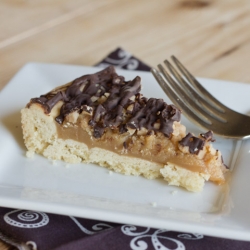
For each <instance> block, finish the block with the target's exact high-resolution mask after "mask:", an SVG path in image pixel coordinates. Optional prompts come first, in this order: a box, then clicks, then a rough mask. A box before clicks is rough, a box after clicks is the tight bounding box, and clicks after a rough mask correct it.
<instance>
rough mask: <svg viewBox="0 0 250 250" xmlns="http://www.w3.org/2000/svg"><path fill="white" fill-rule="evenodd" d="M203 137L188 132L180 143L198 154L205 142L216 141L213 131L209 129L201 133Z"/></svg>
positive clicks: (192, 152)
mask: <svg viewBox="0 0 250 250" xmlns="http://www.w3.org/2000/svg"><path fill="white" fill-rule="evenodd" d="M200 136H201V138H198V137H196V136H193V135H192V134H191V133H188V134H187V135H186V136H185V137H184V138H182V140H180V141H179V143H180V145H182V146H183V147H188V148H189V152H190V153H191V154H198V153H199V151H200V150H202V149H203V147H204V145H205V142H206V141H207V142H208V141H212V142H213V141H215V140H214V139H213V132H212V131H208V132H206V133H204V134H200Z"/></svg>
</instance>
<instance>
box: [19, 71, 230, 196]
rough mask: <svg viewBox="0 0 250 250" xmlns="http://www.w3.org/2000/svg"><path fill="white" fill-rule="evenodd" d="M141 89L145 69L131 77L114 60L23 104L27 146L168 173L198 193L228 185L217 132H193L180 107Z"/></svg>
mask: <svg viewBox="0 0 250 250" xmlns="http://www.w3.org/2000/svg"><path fill="white" fill-rule="evenodd" d="M140 90H141V79H140V77H139V76H137V77H136V78H134V79H133V80H131V81H126V80H125V79H124V77H123V76H120V75H118V74H117V73H116V72H115V69H114V67H112V66H110V67H108V68H106V69H104V70H102V71H100V72H97V73H95V74H90V75H84V76H82V77H79V78H77V79H75V80H74V81H72V82H70V83H68V84H66V85H62V86H60V87H58V88H56V89H54V90H52V91H50V92H49V93H47V94H45V95H41V96H40V97H38V98H33V99H31V100H30V102H29V103H28V104H27V106H26V107H25V108H24V109H22V111H21V117H22V118H21V119H22V128H23V137H24V141H25V145H26V147H27V149H28V151H27V153H28V154H33V153H34V152H35V153H38V154H42V155H44V156H45V157H47V158H49V159H52V160H64V161H66V162H69V163H80V162H85V163H97V164H99V165H101V166H104V167H107V168H109V169H111V170H113V171H115V172H118V173H122V174H125V175H143V176H145V177H146V178H148V179H154V178H164V180H166V181H167V182H168V184H170V185H176V186H182V187H184V188H186V189H187V190H189V191H193V192H199V191H201V190H202V189H203V186H204V182H205V181H208V180H209V181H212V182H215V183H217V184H223V183H224V182H225V177H224V173H225V172H226V166H225V165H224V163H223V160H222V156H221V153H220V151H218V150H215V149H214V148H213V146H212V142H213V133H212V132H211V131H208V132H207V133H204V134H201V135H200V136H198V137H197V136H195V135H193V134H191V133H186V128H185V126H184V125H182V124H181V123H180V117H181V111H180V110H179V109H178V108H177V107H175V106H174V105H168V104H167V103H166V102H164V101H163V100H162V99H156V98H149V99H147V98H146V97H144V96H143V95H142V94H141V93H140Z"/></svg>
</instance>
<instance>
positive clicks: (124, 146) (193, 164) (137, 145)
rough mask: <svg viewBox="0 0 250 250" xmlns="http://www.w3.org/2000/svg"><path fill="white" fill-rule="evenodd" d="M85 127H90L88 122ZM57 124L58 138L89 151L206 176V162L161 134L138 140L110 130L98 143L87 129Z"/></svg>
mask: <svg viewBox="0 0 250 250" xmlns="http://www.w3.org/2000/svg"><path fill="white" fill-rule="evenodd" d="M85 123H86V124H87V121H85ZM55 124H56V127H57V134H58V138H60V139H64V140H67V139H72V140H75V141H78V142H82V143H84V144H86V145H87V146H88V148H89V149H90V148H94V147H98V148H102V149H105V150H109V151H111V152H114V153H116V154H120V155H124V156H128V157H136V158H139V159H143V160H148V161H152V162H156V163H159V164H163V165H166V164H167V162H171V163H173V164H176V165H178V166H180V167H183V168H185V169H188V170H190V171H193V172H199V173H207V171H206V165H205V164H204V162H203V161H201V160H199V159H198V158H197V157H195V156H194V155H189V154H184V153H182V152H181V151H180V150H178V149H177V146H176V145H175V143H174V142H172V141H171V140H169V139H168V138H166V137H165V136H163V135H162V134H158V135H157V134H154V135H143V136H138V135H129V134H128V133H124V134H119V133H115V132H113V131H112V130H111V129H109V130H108V131H106V133H105V134H104V135H103V136H102V138H101V139H96V138H95V137H93V136H92V135H91V134H92V132H91V131H89V132H88V130H86V129H83V128H82V126H84V125H83V124H79V122H77V123H76V124H74V125H69V126H63V125H60V124H58V123H57V122H55ZM86 124H85V125H86ZM87 126H88V125H87Z"/></svg>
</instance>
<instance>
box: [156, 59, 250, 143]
mask: <svg viewBox="0 0 250 250" xmlns="http://www.w3.org/2000/svg"><path fill="white" fill-rule="evenodd" d="M171 58H172V60H173V62H174V65H175V67H174V66H173V65H172V64H171V63H170V62H169V61H168V60H165V61H164V63H165V65H166V67H167V69H168V71H167V70H166V69H165V68H164V67H163V66H162V65H161V64H159V65H158V68H159V71H158V70H156V69H152V70H151V72H152V74H153V75H154V77H155V79H156V80H157V82H158V83H159V85H160V86H161V87H162V89H163V90H164V92H165V93H166V94H167V95H168V97H169V98H170V100H171V101H172V102H173V103H174V105H176V106H177V107H179V108H180V109H181V110H182V112H183V113H184V114H185V115H186V117H187V118H189V119H190V120H191V121H192V122H194V123H196V124H197V125H199V126H201V127H202V128H205V129H206V130H212V131H213V132H214V133H215V134H217V135H220V136H223V137H226V138H233V139H247V138H250V116H247V115H244V114H240V113H238V112H236V111H234V110H232V109H230V108H228V107H226V106H225V105H224V104H222V103H221V102H220V101H218V100H217V99H216V98H214V97H213V96H212V95H211V94H210V93H209V92H208V91H207V90H206V89H205V88H204V87H203V86H202V85H201V84H200V83H199V82H198V81H197V80H196V79H195V77H194V76H192V75H191V74H190V72H189V71H188V70H187V69H186V68H185V67H184V66H183V64H181V63H180V61H179V60H178V59H177V58H176V57H174V56H172V57H171ZM177 69H178V70H177Z"/></svg>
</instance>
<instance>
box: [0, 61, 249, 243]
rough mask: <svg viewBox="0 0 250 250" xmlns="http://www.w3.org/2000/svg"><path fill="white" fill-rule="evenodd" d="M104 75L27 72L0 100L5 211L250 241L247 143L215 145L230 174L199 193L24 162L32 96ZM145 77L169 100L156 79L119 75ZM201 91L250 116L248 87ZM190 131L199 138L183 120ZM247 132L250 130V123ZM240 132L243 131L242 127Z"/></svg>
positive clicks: (81, 168) (148, 91)
mask: <svg viewBox="0 0 250 250" xmlns="http://www.w3.org/2000/svg"><path fill="white" fill-rule="evenodd" d="M98 70H99V69H97V68H94V67H81V66H70V65H56V64H41V63H30V64H27V65H25V66H24V67H23V68H22V69H21V70H20V71H19V72H18V73H17V75H16V76H15V77H14V78H13V79H12V80H11V81H10V83H9V84H8V85H7V86H6V87H5V88H4V89H3V90H2V91H1V93H0V142H1V143H0V157H1V158H0V159H1V160H0V205H1V206H6V207H13V208H20V209H29V210H39V211H44V212H51V213H57V214H64V215H73V216H78V217H86V218H92V219H97V220H106V221H112V222H118V223H126V224H137V225H141V226H149V227H155V228H166V229H169V230H177V231H182V232H183V231H185V232H197V233H202V234H206V235H212V236H218V237H225V238H231V239H242V240H250V216H249V212H250V199H249V190H250V181H249V179H250V166H249V163H250V153H249V150H250V141H244V142H243V143H241V142H236V141H232V140H225V139H220V138H216V139H217V141H216V142H215V147H216V148H218V149H220V150H221V151H222V153H223V156H224V161H225V163H226V164H227V165H229V166H230V168H232V169H233V171H232V174H231V176H230V178H229V179H228V182H227V184H226V185H224V186H216V185H214V184H213V183H207V184H206V185H205V188H204V191H203V192H202V193H199V194H196V193H190V192H188V191H185V190H183V189H181V188H178V187H173V186H168V185H167V183H166V182H164V181H162V180H147V179H145V178H143V177H134V176H124V175H120V174H117V173H112V174H110V172H109V171H108V170H107V169H105V168H102V167H99V166H96V165H93V164H76V165H69V164H66V163H64V162H56V163H54V162H51V161H49V160H47V159H45V158H44V157H42V156H39V155H35V157H34V158H33V159H28V158H26V157H25V152H26V149H25V146H24V144H23V140H22V131H21V125H20V109H21V108H23V107H25V105H26V103H27V102H28V101H29V100H30V98H32V97H38V96H40V95H41V94H44V93H47V92H48V91H50V90H51V89H52V88H54V87H56V86H58V85H61V84H64V83H66V82H69V81H71V80H72V79H74V78H76V77H79V76H81V75H84V74H87V73H93V72H96V71H98ZM118 72H119V73H121V74H122V75H124V76H125V78H126V79H127V80H128V79H132V78H134V77H135V76H136V75H140V76H141V78H142V85H143V89H142V92H143V93H144V95H145V96H146V97H151V96H152V97H158V98H164V99H165V100H166V102H168V103H170V101H169V99H168V98H167V97H166V95H165V94H164V93H163V91H162V90H161V88H160V87H159V86H158V84H157V83H156V81H155V80H154V78H153V77H152V75H151V73H147V72H138V71H137V72H136V71H125V70H123V71H122V70H119V71H118ZM200 81H201V82H202V84H203V85H204V86H205V87H206V88H207V89H208V90H209V91H210V92H211V93H213V94H214V95H215V96H216V97H217V98H219V99H220V100H221V101H222V102H223V103H224V104H226V105H228V106H229V107H231V108H233V109H235V110H237V111H239V112H242V113H248V112H249V111H250V99H249V93H250V85H247V84H242V83H233V82H225V81H218V80H211V79H200ZM182 122H183V124H185V125H186V127H187V130H188V131H190V132H194V133H196V134H198V133H200V132H201V131H200V130H199V129H198V128H197V127H195V126H194V125H192V124H191V123H190V122H189V121H188V120H187V119H186V118H185V117H183V118H182ZM249 126H250V124H249ZM239 129H240V124H239Z"/></svg>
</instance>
